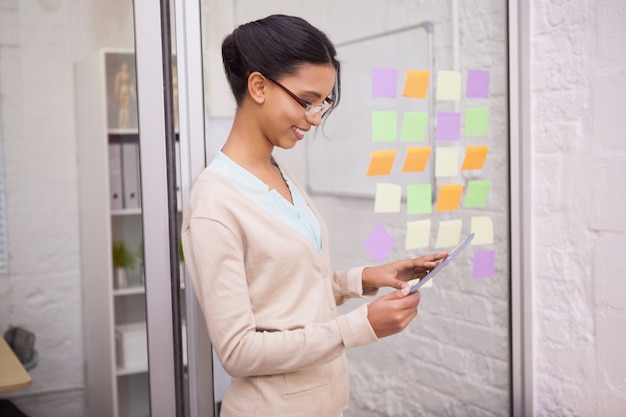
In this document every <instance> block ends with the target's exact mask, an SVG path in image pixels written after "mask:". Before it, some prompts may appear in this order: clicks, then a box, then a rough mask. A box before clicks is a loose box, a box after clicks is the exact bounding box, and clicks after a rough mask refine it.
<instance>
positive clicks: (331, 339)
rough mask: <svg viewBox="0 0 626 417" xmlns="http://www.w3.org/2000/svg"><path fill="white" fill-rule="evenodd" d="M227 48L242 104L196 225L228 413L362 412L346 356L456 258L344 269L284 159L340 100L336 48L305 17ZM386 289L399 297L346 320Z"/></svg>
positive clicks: (190, 226)
mask: <svg viewBox="0 0 626 417" xmlns="http://www.w3.org/2000/svg"><path fill="white" fill-rule="evenodd" d="M222 54H223V62H224V69H225V72H226V75H227V78H228V80H229V83H230V86H231V90H232V92H233V94H234V96H235V99H236V102H237V110H236V113H235V118H234V121H233V125H232V128H231V130H230V133H229V135H228V138H227V139H226V142H225V143H224V146H223V147H222V149H221V151H220V152H219V153H218V155H217V156H216V157H215V159H214V160H213V161H212V162H211V163H210V164H209V166H208V167H207V168H206V169H205V170H204V171H203V172H202V173H201V174H200V175H199V176H198V177H197V179H196V181H195V184H194V186H193V189H192V192H191V195H190V203H189V205H188V207H187V208H186V210H185V213H184V218H183V227H182V239H183V249H184V253H185V261H186V265H187V267H188V269H189V273H190V276H191V280H192V282H193V287H194V290H195V293H196V295H197V299H198V302H199V304H200V306H201V308H202V310H203V313H204V317H205V319H206V322H207V328H208V331H209V336H210V338H211V342H212V344H213V347H214V348H215V352H216V353H217V356H218V357H219V360H220V362H221V364H222V365H223V367H224V369H225V370H226V371H227V372H228V373H229V374H230V375H231V377H232V381H231V383H230V385H229V387H228V390H227V391H226V394H225V397H224V399H223V402H222V406H221V414H220V415H221V416H223V417H244V416H250V415H259V414H262V415H271V416H277V417H278V416H283V417H287V416H301V417H307V416H309V417H314V416H329V417H337V416H340V415H341V414H342V412H343V410H344V409H346V408H347V407H348V399H349V390H348V386H349V383H348V371H347V358H346V351H347V350H348V349H351V348H355V347H358V346H363V345H367V344H371V343H374V342H376V341H378V340H379V339H380V338H383V337H386V336H390V335H393V334H396V333H399V332H401V331H402V330H403V329H405V328H406V326H408V324H409V323H410V322H411V321H412V320H413V319H414V318H415V317H416V315H417V305H418V303H419V301H420V296H419V293H415V294H413V295H409V288H408V286H407V284H406V281H408V280H409V279H413V278H415V277H423V276H424V275H425V273H426V270H429V269H433V268H434V267H435V266H436V265H437V263H438V261H440V260H441V259H442V258H444V257H445V256H446V255H447V254H446V253H445V252H442V253H438V254H431V255H426V256H422V257H419V258H409V259H403V260H398V261H394V262H390V263H388V264H383V265H379V266H372V267H365V266H361V267H353V268H349V269H345V270H342V271H335V272H332V271H331V266H330V249H329V240H328V232H327V230H326V226H325V223H324V221H323V219H322V217H321V214H320V212H319V211H317V209H316V208H315V206H314V205H313V202H312V201H311V199H310V198H309V197H308V195H307V194H306V192H305V190H304V188H303V187H301V186H300V185H299V183H298V181H297V180H296V178H295V177H294V176H293V175H292V174H291V173H290V172H289V171H288V170H287V169H286V168H285V167H284V166H282V165H280V164H279V163H278V162H277V159H276V158H274V155H273V152H274V149H275V148H282V149H291V148H293V147H294V145H295V144H296V142H297V141H299V140H302V139H303V138H304V136H305V132H307V131H308V130H309V129H311V127H317V126H318V125H319V124H320V123H321V121H322V116H323V115H328V114H329V113H330V111H331V110H332V108H333V103H338V102H339V97H340V87H339V86H340V77H339V74H340V64H339V61H338V60H337V58H336V51H335V48H334V46H333V44H332V43H331V42H330V40H329V39H328V38H327V37H326V35H324V34H323V33H322V32H321V31H319V30H318V29H316V28H314V27H313V26H311V25H310V24H309V23H308V22H307V21H305V20H304V19H301V18H298V17H293V16H286V15H271V16H268V17H266V18H263V19H260V20H257V21H253V22H250V23H247V24H244V25H241V26H239V27H238V28H237V29H235V30H234V31H233V33H232V34H230V35H229V36H227V37H226V39H225V40H224V42H223V44H222ZM383 287H391V288H395V289H396V290H395V291H392V292H390V293H389V294H386V295H383V296H381V297H379V298H377V299H375V300H373V301H372V302H371V303H369V304H363V305H361V306H360V307H359V308H357V309H354V310H352V311H351V312H348V313H346V314H338V313H337V306H338V305H340V304H343V303H345V302H346V301H348V300H349V299H350V298H369V297H373V296H374V295H376V293H377V292H378V289H380V288H383Z"/></svg>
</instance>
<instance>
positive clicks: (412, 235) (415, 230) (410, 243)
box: [404, 220, 431, 250]
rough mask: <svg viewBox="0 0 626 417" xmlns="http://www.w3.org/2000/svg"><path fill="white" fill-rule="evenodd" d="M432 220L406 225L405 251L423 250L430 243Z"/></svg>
mask: <svg viewBox="0 0 626 417" xmlns="http://www.w3.org/2000/svg"><path fill="white" fill-rule="evenodd" d="M430 224H431V221H430V220H416V221H412V222H407V223H406V239H405V241H404V249H407V250H411V249H421V248H426V247H428V243H429V242H430Z"/></svg>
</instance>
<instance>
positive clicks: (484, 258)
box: [472, 250, 496, 278]
mask: <svg viewBox="0 0 626 417" xmlns="http://www.w3.org/2000/svg"><path fill="white" fill-rule="evenodd" d="M495 261H496V251H494V250H484V251H478V252H476V253H474V269H473V271H472V278H490V277H492V276H493V275H494V269H495Z"/></svg>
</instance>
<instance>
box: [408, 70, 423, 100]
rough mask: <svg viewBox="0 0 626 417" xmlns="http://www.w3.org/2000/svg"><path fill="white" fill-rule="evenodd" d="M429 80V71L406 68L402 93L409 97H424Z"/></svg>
mask: <svg viewBox="0 0 626 417" xmlns="http://www.w3.org/2000/svg"><path fill="white" fill-rule="evenodd" d="M429 81H430V71H425V70H408V71H407V72H406V81H405V83H404V91H403V92H402V95H403V96H404V97H410V98H426V95H427V94H428V82H429Z"/></svg>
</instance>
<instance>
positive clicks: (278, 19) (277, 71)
mask: <svg viewBox="0 0 626 417" xmlns="http://www.w3.org/2000/svg"><path fill="white" fill-rule="evenodd" d="M336 55H337V52H336V50H335V46H334V45H333V44H332V42H331V41H330V40H329V39H328V37H327V36H326V35H325V34H324V33H323V32H322V31H320V30H319V29H317V28H315V27H314V26H312V25H311V24H310V23H308V22H307V21H306V20H304V19H302V18H300V17H295V16H286V15H280V14H275V15H271V16H268V17H265V18H263V19H260V20H256V21H253V22H250V23H246V24H243V25H241V26H239V27H237V28H236V29H235V30H234V31H233V32H232V33H231V34H230V35H228V36H227V37H226V38H225V39H224V41H223V42H222V61H223V63H224V71H225V72H226V78H227V79H228V83H229V84H230V89H231V90H232V92H233V95H234V96H235V100H236V101H237V104H238V105H239V104H241V102H242V100H243V98H244V97H245V93H246V90H247V86H248V76H249V75H250V74H251V73H252V72H254V71H259V72H260V73H261V74H263V75H265V76H266V77H268V78H270V79H275V80H276V79H280V77H281V76H282V75H286V74H293V73H295V72H296V71H297V70H298V68H299V67H300V66H301V65H303V64H307V63H310V64H328V63H331V64H332V65H333V66H334V67H335V70H336V71H337V81H336V83H335V86H334V87H333V92H332V93H331V98H332V99H333V101H334V102H335V105H336V104H338V103H339V96H340V92H341V82H340V75H341V71H340V64H339V61H338V60H337V56H336Z"/></svg>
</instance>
